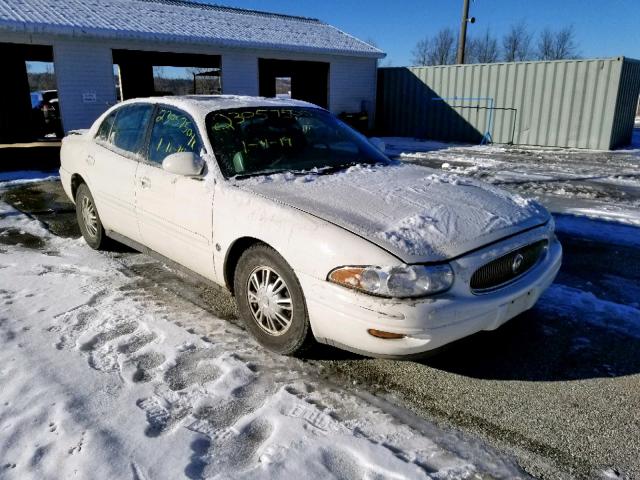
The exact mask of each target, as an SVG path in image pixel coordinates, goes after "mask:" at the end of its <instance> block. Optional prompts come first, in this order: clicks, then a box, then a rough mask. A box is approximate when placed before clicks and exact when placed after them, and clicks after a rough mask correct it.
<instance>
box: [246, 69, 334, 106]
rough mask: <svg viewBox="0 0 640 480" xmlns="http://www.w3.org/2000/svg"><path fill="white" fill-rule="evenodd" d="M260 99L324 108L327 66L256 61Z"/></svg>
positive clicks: (327, 85)
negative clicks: (283, 99) (285, 98)
mask: <svg viewBox="0 0 640 480" xmlns="http://www.w3.org/2000/svg"><path fill="white" fill-rule="evenodd" d="M258 71H259V79H260V95H261V96H263V97H276V96H277V97H281V96H285V95H288V96H289V98H295V99H296V100H304V101H307V102H311V103H315V104H316V105H319V106H321V107H325V108H327V107H328V105H329V101H328V99H329V64H328V63H324V62H306V61H296V60H273V59H265V58H261V59H259V60H258Z"/></svg>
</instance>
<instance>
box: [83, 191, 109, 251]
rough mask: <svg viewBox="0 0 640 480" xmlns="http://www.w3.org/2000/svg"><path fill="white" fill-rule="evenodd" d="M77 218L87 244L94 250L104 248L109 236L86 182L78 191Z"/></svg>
mask: <svg viewBox="0 0 640 480" xmlns="http://www.w3.org/2000/svg"><path fill="white" fill-rule="evenodd" d="M76 218H77V219H78V225H79V226H80V232H82V236H83V237H84V239H85V241H86V242H87V244H88V245H89V246H90V247H91V248H93V249H94V250H101V249H102V248H104V246H105V244H106V241H107V236H106V235H105V233H104V228H103V227H102V222H101V221H100V216H99V215H98V209H97V208H96V204H95V202H94V201H93V196H92V195H91V192H90V191H89V187H87V185H86V184H85V183H83V184H81V185H80V186H79V187H78V191H77V192H76Z"/></svg>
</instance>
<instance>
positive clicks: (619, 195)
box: [382, 129, 640, 225]
mask: <svg viewBox="0 0 640 480" xmlns="http://www.w3.org/2000/svg"><path fill="white" fill-rule="evenodd" d="M633 138H634V140H633V144H632V146H631V147H630V148H627V149H620V150H615V151H611V152H609V151H595V150H578V149H560V148H534V147H515V146H514V147H500V146H493V145H489V146H486V145H475V146H469V145H459V144H444V143H439V142H432V141H418V140H415V139H410V138H409V139H405V138H396V137H392V138H384V137H383V138H382V141H384V142H385V143H387V144H388V145H391V149H390V150H389V152H390V154H391V155H393V156H395V157H396V158H399V159H401V160H402V161H403V162H407V163H414V164H419V165H424V166H428V167H431V168H436V169H440V170H442V171H444V172H446V173H452V174H456V175H460V176H463V177H471V178H475V179H478V180H482V181H484V182H487V183H491V184H493V185H496V186H500V187H501V188H504V189H506V190H508V191H510V192H513V193H516V194H519V195H522V196H524V197H530V198H534V199H536V200H538V201H540V202H541V203H542V204H544V205H545V206H546V207H547V208H548V209H549V210H550V211H552V212H554V213H555V212H560V213H571V214H576V215H585V216H589V217H591V218H603V219H606V220H613V221H618V222H623V223H629V224H632V225H640V215H638V214H637V212H639V211H640V129H635V130H634V137H633Z"/></svg>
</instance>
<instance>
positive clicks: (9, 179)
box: [0, 170, 60, 188]
mask: <svg viewBox="0 0 640 480" xmlns="http://www.w3.org/2000/svg"><path fill="white" fill-rule="evenodd" d="M59 179H60V175H59V174H58V172H56V171H46V172H43V171H39V170H18V171H15V172H0V188H2V187H9V186H14V185H23V184H27V183H34V182H42V181H52V180H59Z"/></svg>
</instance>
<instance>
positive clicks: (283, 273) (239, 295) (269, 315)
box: [234, 245, 313, 355]
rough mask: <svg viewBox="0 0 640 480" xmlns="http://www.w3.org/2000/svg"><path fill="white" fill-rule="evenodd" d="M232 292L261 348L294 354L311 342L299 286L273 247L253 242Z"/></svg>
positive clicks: (238, 267)
mask: <svg viewBox="0 0 640 480" xmlns="http://www.w3.org/2000/svg"><path fill="white" fill-rule="evenodd" d="M234 291H235V295H236V302H237V304H238V311H239V312H240V316H241V318H242V320H243V321H244V323H245V325H246V326H247V329H248V330H249V331H250V332H251V334H252V335H253V336H254V337H255V338H256V340H258V342H259V343H260V344H261V345H263V346H264V347H266V348H268V349H269V350H271V351H274V352H276V353H280V354H283V355H294V354H298V353H300V352H302V351H303V350H305V349H306V348H307V347H308V346H310V345H311V344H312V343H313V335H312V333H311V328H310V326H309V317H308V314H307V307H306V302H305V299H304V295H303V293H302V287H301V286H300V283H299V282H298V279H297V278H296V276H295V273H294V272H293V270H292V269H291V267H290V266H289V265H288V264H287V262H286V261H285V260H284V259H283V258H282V256H280V255H279V254H278V253H277V252H276V251H275V250H273V249H272V248H270V247H267V246H266V245H255V246H253V247H251V248H249V249H248V250H247V251H245V252H244V253H243V254H242V256H241V257H240V260H239V261H238V265H237V267H236V271H235V276H234Z"/></svg>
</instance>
